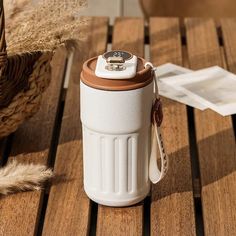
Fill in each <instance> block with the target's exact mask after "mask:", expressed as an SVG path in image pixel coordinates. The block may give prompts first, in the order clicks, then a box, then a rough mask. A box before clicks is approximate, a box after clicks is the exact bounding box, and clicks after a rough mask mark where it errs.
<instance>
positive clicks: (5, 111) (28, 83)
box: [0, 0, 53, 138]
mask: <svg viewBox="0 0 236 236" xmlns="http://www.w3.org/2000/svg"><path fill="white" fill-rule="evenodd" d="M0 37H1V38H0V138H1V137H3V136H7V135H8V134H10V133H12V132H14V131H15V130H16V129H17V128H18V126H19V125H20V124H21V123H22V122H23V121H24V120H25V119H26V118H29V117H31V116H32V115H33V114H35V113H36V112H37V110H38V109H39V106H40V102H41V98H42V93H43V92H44V91H45V89H46V88H47V87H48V85H49V82H50V77H51V67H50V61H51V59H52V56H53V51H34V52H26V53H20V54H15V55H10V56H8V55H7V51H6V41H5V19H4V9H3V0H0Z"/></svg>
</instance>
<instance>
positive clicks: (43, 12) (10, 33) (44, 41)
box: [5, 0, 87, 54]
mask: <svg viewBox="0 0 236 236" xmlns="http://www.w3.org/2000/svg"><path fill="white" fill-rule="evenodd" d="M10 2H11V1H10ZM10 2H9V3H8V1H6V3H5V8H6V12H5V16H6V40H7V46H8V47H7V49H8V53H9V54H14V53H21V52H25V51H42V50H50V51H51V50H54V49H56V48H57V47H58V46H60V45H61V44H65V45H66V46H67V45H69V46H71V45H72V46H75V45H76V43H77V42H78V40H80V39H82V38H84V36H85V29H86V26H87V19H86V18H83V19H82V18H79V17H78V16H76V15H77V14H76V13H77V12H78V11H79V10H80V8H82V7H84V6H85V5H86V1H85V0H73V1H69V0H66V1H65V0H53V1H52V0H38V1H34V0H14V1H13V2H14V4H13V3H10ZM71 42H73V44H71Z"/></svg>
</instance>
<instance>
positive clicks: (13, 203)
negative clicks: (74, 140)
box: [0, 51, 66, 236]
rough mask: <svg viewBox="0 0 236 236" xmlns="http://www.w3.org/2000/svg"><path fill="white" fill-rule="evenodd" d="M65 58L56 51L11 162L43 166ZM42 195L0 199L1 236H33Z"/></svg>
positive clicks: (17, 138)
mask: <svg viewBox="0 0 236 236" xmlns="http://www.w3.org/2000/svg"><path fill="white" fill-rule="evenodd" d="M65 60H66V55H65V52H63V51H60V52H59V51H58V52H57V53H56V55H55V57H54V60H53V76H52V81H51V84H50V87H49V88H48V90H47V92H46V93H45V94H44V97H43V101H42V106H41V108H40V111H39V112H38V113H37V114H36V115H35V116H34V117H33V118H32V119H30V120H29V121H27V122H26V123H25V124H24V125H23V126H21V127H20V129H19V130H18V131H17V132H16V133H15V135H14V138H13V144H12V149H11V153H10V159H11V160H12V159H17V160H18V161H20V162H34V163H44V164H46V163H47V161H48V158H49V150H50V144H51V141H52V135H53V127H54V122H55V119H56V116H57V110H58V106H57V105H58V101H59V97H60V90H61V86H62V81H63V70H64V65H65ZM42 196H43V192H42V191H34V192H24V193H19V194H13V195H10V196H7V197H3V198H1V199H0V212H1V214H0V225H1V227H0V235H4V236H7V235H9V236H12V235H15V236H17V235H19V236H24V235H27V236H28V235H33V234H34V233H35V231H36V230H37V225H38V220H39V215H40V212H41V200H42Z"/></svg>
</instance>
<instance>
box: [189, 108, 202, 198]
mask: <svg viewBox="0 0 236 236" xmlns="http://www.w3.org/2000/svg"><path fill="white" fill-rule="evenodd" d="M193 111H194V109H193V108H192V107H189V106H188V107H187V117H188V136H189V148H190V156H191V168H192V181H193V191H194V192H193V194H194V196H195V197H196V195H200V192H199V189H196V188H195V180H196V179H199V177H200V169H199V161H198V149H197V140H196V128H195V121H194V112H193Z"/></svg>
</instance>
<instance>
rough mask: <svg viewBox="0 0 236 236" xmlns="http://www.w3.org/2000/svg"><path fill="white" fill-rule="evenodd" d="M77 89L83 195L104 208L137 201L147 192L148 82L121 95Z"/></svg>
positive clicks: (149, 87)
mask: <svg viewBox="0 0 236 236" xmlns="http://www.w3.org/2000/svg"><path fill="white" fill-rule="evenodd" d="M80 87H81V91H80V93H81V121H82V127H83V165H84V189H85V192H86V193H87V195H88V196H89V197H90V198H91V199H92V200H94V201H95V202H97V203H100V204H103V205H108V206H128V205H132V204H135V203H137V202H139V201H141V200H143V199H144V198H145V197H146V196H147V194H148V193H149V191H150V181H149V177H148V164H149V156H150V145H151V144H150V139H151V137H150V136H151V135H150V132H151V109H152V101H153V83H150V84H148V85H147V86H145V87H142V88H139V89H133V90H127V91H105V90H100V89H95V88H92V87H89V86H87V85H85V84H84V83H83V82H80Z"/></svg>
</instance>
